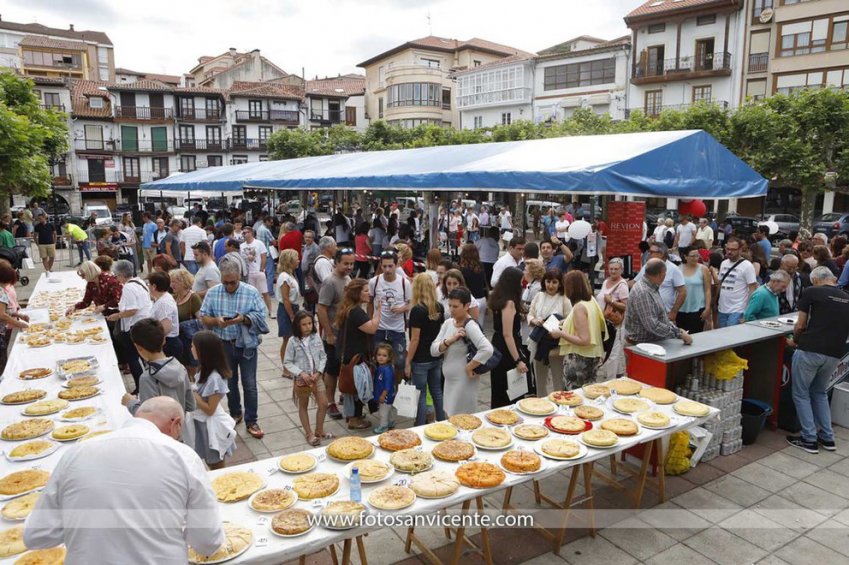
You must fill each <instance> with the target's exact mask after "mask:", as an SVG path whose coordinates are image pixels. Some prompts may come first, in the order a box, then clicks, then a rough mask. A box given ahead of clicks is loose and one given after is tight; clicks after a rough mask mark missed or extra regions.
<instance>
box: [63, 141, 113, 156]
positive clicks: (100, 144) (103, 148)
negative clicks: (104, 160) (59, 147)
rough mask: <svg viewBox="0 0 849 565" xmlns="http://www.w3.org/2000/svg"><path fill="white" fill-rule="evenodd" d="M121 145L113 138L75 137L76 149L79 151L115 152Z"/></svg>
mask: <svg viewBox="0 0 849 565" xmlns="http://www.w3.org/2000/svg"><path fill="white" fill-rule="evenodd" d="M118 145H119V143H118V142H117V141H113V140H111V139H75V140H74V149H75V150H76V151H77V153H85V152H92V153H104V152H105V153H114V152H115V151H116V150H117V149H116V147H117V146H118Z"/></svg>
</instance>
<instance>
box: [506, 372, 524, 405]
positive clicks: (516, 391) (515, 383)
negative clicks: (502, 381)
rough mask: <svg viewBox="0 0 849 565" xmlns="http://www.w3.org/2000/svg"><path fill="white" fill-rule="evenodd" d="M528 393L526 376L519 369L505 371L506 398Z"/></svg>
mask: <svg viewBox="0 0 849 565" xmlns="http://www.w3.org/2000/svg"><path fill="white" fill-rule="evenodd" d="M526 394H528V377H527V375H526V374H525V373H520V372H519V369H512V370H510V371H507V398H509V399H510V400H515V399H517V398H519V397H520V396H524V395H526Z"/></svg>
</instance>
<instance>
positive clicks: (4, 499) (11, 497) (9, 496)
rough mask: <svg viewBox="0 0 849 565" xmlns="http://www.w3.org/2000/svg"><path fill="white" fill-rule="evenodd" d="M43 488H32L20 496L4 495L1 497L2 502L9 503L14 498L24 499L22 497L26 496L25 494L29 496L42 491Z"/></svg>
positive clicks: (20, 493) (19, 494)
mask: <svg viewBox="0 0 849 565" xmlns="http://www.w3.org/2000/svg"><path fill="white" fill-rule="evenodd" d="M45 486H46V485H45ZM43 488H44V487H35V488H31V489H29V490H28V491H25V492H19V493H18V494H4V495H0V502H5V501H7V500H12V499H13V498H20V497H22V496H23V495H25V494H29V493H31V492H35V491H37V490H42V489H43Z"/></svg>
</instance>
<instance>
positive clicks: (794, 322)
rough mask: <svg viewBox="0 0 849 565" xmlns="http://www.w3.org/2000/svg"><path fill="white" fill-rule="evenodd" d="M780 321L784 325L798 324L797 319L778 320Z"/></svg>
mask: <svg viewBox="0 0 849 565" xmlns="http://www.w3.org/2000/svg"><path fill="white" fill-rule="evenodd" d="M778 321H779V322H781V323H782V324H790V325H795V324H796V318H778Z"/></svg>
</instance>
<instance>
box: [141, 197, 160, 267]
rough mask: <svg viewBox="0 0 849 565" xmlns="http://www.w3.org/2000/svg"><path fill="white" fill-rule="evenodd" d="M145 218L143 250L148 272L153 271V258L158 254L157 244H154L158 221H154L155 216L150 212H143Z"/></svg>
mask: <svg viewBox="0 0 849 565" xmlns="http://www.w3.org/2000/svg"><path fill="white" fill-rule="evenodd" d="M142 217H143V218H144V225H143V226H142V251H143V252H144V259H145V261H146V262H147V272H148V273H151V272H153V264H152V261H153V258H154V257H155V256H156V246H155V245H154V244H153V240H154V237H155V236H156V230H157V227H156V223H155V222H154V221H153V217H152V216H151V215H150V212H145V213H144V214H142Z"/></svg>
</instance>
